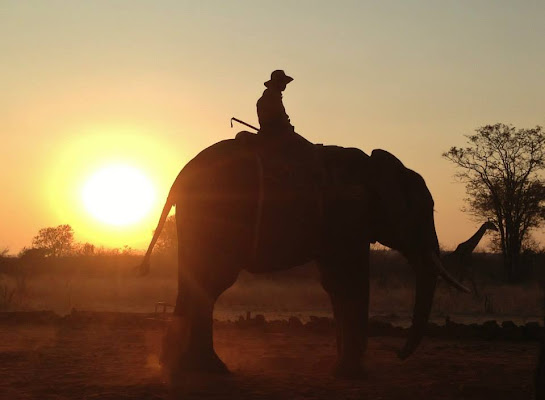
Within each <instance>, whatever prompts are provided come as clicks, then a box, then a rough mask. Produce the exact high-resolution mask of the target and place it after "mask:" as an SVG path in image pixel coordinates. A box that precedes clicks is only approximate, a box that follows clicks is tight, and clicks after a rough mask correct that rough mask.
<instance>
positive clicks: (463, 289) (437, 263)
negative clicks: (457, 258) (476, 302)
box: [431, 252, 471, 293]
mask: <svg viewBox="0 0 545 400" xmlns="http://www.w3.org/2000/svg"><path fill="white" fill-rule="evenodd" d="M431 258H432V261H433V263H434V265H435V267H436V268H437V272H438V273H439V275H440V276H441V277H442V278H443V279H444V280H445V281H446V282H447V283H449V284H451V285H452V286H454V287H455V288H456V289H458V290H459V291H461V292H465V293H471V290H469V289H468V288H467V287H465V286H464V285H462V284H461V283H460V282H458V281H457V280H456V279H454V277H453V276H452V275H451V274H450V273H449V272H448V271H447V270H446V269H445V267H443V263H442V262H441V260H440V259H439V257H438V256H437V254H435V252H432V255H431Z"/></svg>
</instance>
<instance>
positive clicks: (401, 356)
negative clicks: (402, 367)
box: [397, 342, 417, 361]
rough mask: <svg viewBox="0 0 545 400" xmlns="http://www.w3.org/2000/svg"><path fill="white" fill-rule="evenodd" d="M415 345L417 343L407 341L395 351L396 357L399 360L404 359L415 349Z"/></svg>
mask: <svg viewBox="0 0 545 400" xmlns="http://www.w3.org/2000/svg"><path fill="white" fill-rule="evenodd" d="M416 347H417V345H414V344H412V343H410V342H407V343H406V344H405V346H404V347H403V348H402V349H401V350H398V351H397V357H398V358H399V359H400V360H403V361H404V360H406V359H407V358H409V357H410V356H411V355H412V354H413V353H414V351H415V350H416Z"/></svg>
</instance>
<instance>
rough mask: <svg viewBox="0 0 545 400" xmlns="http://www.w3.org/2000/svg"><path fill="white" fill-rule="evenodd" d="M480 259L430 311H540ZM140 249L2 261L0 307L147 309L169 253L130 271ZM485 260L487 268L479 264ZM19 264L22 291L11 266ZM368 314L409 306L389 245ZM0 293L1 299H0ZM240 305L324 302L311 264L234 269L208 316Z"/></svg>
mask: <svg viewBox="0 0 545 400" xmlns="http://www.w3.org/2000/svg"><path fill="white" fill-rule="evenodd" d="M477 259H478V260H480V261H481V262H482V261H483V260H484V262H485V265H484V266H481V269H482V270H483V271H484V272H483V273H480V274H477V276H478V279H479V287H480V289H481V296H475V295H466V294H460V293H458V292H456V291H454V290H452V289H450V288H448V287H446V286H445V285H444V284H443V283H440V284H439V285H438V289H437V292H436V297H435V302H434V308H433V316H434V317H435V318H436V319H440V318H444V316H445V315H451V316H453V315H458V316H461V317H462V316H463V317H472V318H477V319H478V318H485V319H490V318H497V319H502V318H503V319H517V318H518V319H519V320H525V319H536V318H539V316H540V315H542V312H543V311H542V304H543V301H542V292H541V289H540V287H539V285H537V283H535V282H531V281H529V282H527V283H523V284H519V285H507V284H504V283H501V282H498V280H497V279H496V278H494V277H493V274H491V273H490V271H493V266H492V264H493V263H495V262H496V261H497V260H496V259H495V258H494V257H493V256H483V255H480V256H478V257H477ZM140 260H141V257H140V256H130V255H118V256H94V257H73V258H66V259H61V260H44V261H41V262H39V263H35V264H32V265H30V264H27V265H19V266H18V267H13V265H12V266H11V267H10V268H11V269H10V270H9V271H6V270H4V274H0V277H1V278H0V296H1V295H2V292H1V290H4V289H3V288H5V293H6V296H9V293H11V292H10V291H14V294H13V297H12V299H15V298H17V301H13V300H11V301H10V302H9V303H8V302H7V301H4V304H3V305H2V304H0V306H3V308H4V309H12V310H14V309H19V310H24V309H27V310H37V309H47V310H53V311H55V312H58V313H61V314H64V313H68V312H70V310H71V309H72V308H76V309H82V310H96V311H129V312H150V311H153V309H154V304H155V302H157V301H166V302H169V303H174V302H175V299H176V292H177V283H176V282H177V280H176V267H175V262H174V258H173V257H172V256H165V255H158V256H155V257H154V260H153V264H152V273H151V274H150V276H148V277H145V278H141V277H137V276H136V275H135V273H134V267H135V266H136V265H138V263H139V262H140ZM487 268H488V269H487ZM18 270H24V271H25V277H26V278H25V282H24V292H25V293H24V296H23V294H22V293H17V290H19V291H20V290H21V286H20V283H19V286H18V283H17V282H18V281H17V278H16V276H17V274H15V272H14V271H18ZM371 276H372V280H371V304H370V309H371V314H375V315H392V314H395V315H397V316H399V317H400V319H405V320H407V317H408V316H410V314H411V312H412V301H413V293H414V285H413V278H412V271H411V269H410V267H409V266H408V265H407V264H406V263H405V262H404V261H403V260H402V259H401V257H400V256H399V255H397V254H395V253H393V252H384V251H379V252H374V253H373V256H372V271H371ZM0 300H1V299H0ZM246 311H252V312H259V313H263V314H265V315H266V316H267V317H268V318H274V317H277V318H286V317H287V316H289V315H299V316H301V317H303V318H304V317H308V315H329V314H330V305H329V299H328V297H327V295H326V293H325V292H324V291H323V289H322V288H321V286H320V284H319V279H318V272H317V270H316V268H315V267H314V266H313V265H307V266H304V267H299V268H296V269H293V270H291V271H285V272H279V273H273V274H264V275H251V274H248V273H244V272H243V273H242V274H241V276H240V277H239V280H238V281H237V283H236V284H235V285H234V286H233V287H231V288H230V289H229V290H227V291H226V292H225V293H224V294H223V295H222V296H221V298H220V299H219V301H218V304H217V307H216V318H219V319H227V318H230V319H232V318H236V317H237V316H238V315H241V314H244V313H245V312H246Z"/></svg>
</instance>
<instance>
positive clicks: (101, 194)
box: [81, 165, 156, 226]
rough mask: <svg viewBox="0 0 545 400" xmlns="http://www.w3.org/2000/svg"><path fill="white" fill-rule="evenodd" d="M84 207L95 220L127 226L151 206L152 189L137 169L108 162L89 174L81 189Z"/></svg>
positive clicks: (142, 215) (153, 190)
mask: <svg viewBox="0 0 545 400" xmlns="http://www.w3.org/2000/svg"><path fill="white" fill-rule="evenodd" d="M81 195H82V200H83V205H84V206H85V209H86V210H87V212H88V213H89V214H91V215H92V216H93V217H94V218H96V219H97V220H98V221H100V222H102V223H104V224H108V225H114V226H128V225H132V224H135V223H137V222H139V221H141V220H142V219H143V218H144V217H146V216H147V215H148V214H149V213H150V211H151V210H152V208H153V205H154V203H155V198H156V195H155V188H154V187H153V185H152V183H151V181H150V180H149V179H148V178H147V177H146V176H145V175H144V174H143V173H142V172H141V171H140V170H138V169H137V168H134V167H131V166H128V165H109V166H106V167H103V168H101V169H99V170H98V171H96V172H95V173H94V174H92V175H91V176H90V177H89V179H88V180H87V181H86V183H85V185H84V186H83V189H82V193H81Z"/></svg>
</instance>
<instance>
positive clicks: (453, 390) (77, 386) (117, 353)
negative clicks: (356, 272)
mask: <svg viewBox="0 0 545 400" xmlns="http://www.w3.org/2000/svg"><path fill="white" fill-rule="evenodd" d="M162 333H163V330H162V328H161V327H159V326H155V327H139V326H111V325H104V324H89V325H86V326H79V327H77V326H66V325H63V324H41V325H22V324H7V325H0V338H1V340H0V398H1V399H56V400H60V399H377V400H378V399H510V400H512V399H530V398H531V397H532V374H533V370H534V367H535V363H536V357H537V348H538V346H537V343H532V342H506V341H482V340H464V341H455V340H440V339H429V338H428V339H425V340H424V342H423V343H422V344H421V346H420V348H419V349H418V351H417V353H416V354H415V355H414V356H413V357H412V358H410V359H409V360H407V361H404V362H401V361H399V360H398V359H397V358H396V356H395V354H394V352H393V349H394V348H399V347H400V346H401V344H402V341H403V340H402V339H401V338H388V337H372V338H370V343H369V350H368V356H367V360H366V365H367V376H366V378H364V379H360V380H343V379H336V378H333V377H332V376H331V375H330V371H331V368H332V366H333V364H334V361H335V341H334V337H333V333H332V332H328V333H309V332H303V331H301V332H291V333H290V332H284V333H266V332H264V331H263V330H261V331H260V330H258V329H250V328H248V329H238V328H218V329H216V332H215V343H216V348H217V352H218V354H219V355H220V357H222V358H223V360H224V361H225V362H226V364H227V365H228V366H229V367H230V369H231V371H232V374H231V375H228V376H209V375H187V376H181V377H178V379H176V380H175V381H174V382H172V383H170V384H169V383H167V381H166V380H165V378H164V377H163V374H162V372H161V368H160V365H159V362H158V354H159V349H160V342H161V337H162Z"/></svg>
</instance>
